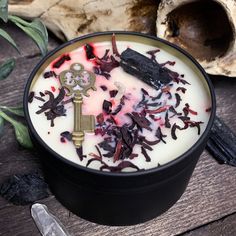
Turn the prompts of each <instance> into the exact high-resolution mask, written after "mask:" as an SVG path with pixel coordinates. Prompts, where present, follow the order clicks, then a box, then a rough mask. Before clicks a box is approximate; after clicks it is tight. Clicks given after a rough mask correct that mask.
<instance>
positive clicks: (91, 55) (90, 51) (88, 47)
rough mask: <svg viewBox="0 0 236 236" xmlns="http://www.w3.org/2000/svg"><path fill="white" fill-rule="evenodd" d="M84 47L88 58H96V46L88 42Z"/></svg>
mask: <svg viewBox="0 0 236 236" xmlns="http://www.w3.org/2000/svg"><path fill="white" fill-rule="evenodd" d="M84 49H85V53H86V57H87V59H88V60H90V59H94V58H96V55H95V54H94V48H93V46H92V45H90V44H88V43H86V44H85V46H84Z"/></svg>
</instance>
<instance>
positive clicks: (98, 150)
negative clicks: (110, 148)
mask: <svg viewBox="0 0 236 236" xmlns="http://www.w3.org/2000/svg"><path fill="white" fill-rule="evenodd" d="M95 148H96V149H97V152H98V155H99V157H100V158H101V159H102V153H101V151H100V149H99V147H98V146H97V145H95Z"/></svg>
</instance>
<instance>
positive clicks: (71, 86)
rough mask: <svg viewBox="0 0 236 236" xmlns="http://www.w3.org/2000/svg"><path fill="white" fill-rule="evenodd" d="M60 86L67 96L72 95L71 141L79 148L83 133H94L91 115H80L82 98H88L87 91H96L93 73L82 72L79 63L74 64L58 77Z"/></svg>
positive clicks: (82, 67)
mask: <svg viewBox="0 0 236 236" xmlns="http://www.w3.org/2000/svg"><path fill="white" fill-rule="evenodd" d="M59 79H60V82H61V85H62V86H63V87H64V88H65V89H67V90H68V92H67V96H71V95H74V98H73V103H74V131H73V132H72V140H73V142H74V145H75V146H76V147H77V148H79V147H81V145H82V142H83V141H84V132H94V129H95V118H94V116H93V115H82V104H83V96H82V95H84V96H87V97H88V96H89V94H88V93H87V91H88V90H89V89H93V90H96V88H95V86H94V84H95V79H96V76H95V74H94V73H92V72H90V71H87V70H84V66H83V65H82V64H80V63H74V64H72V65H71V66H70V69H69V70H65V71H62V72H61V73H60V75H59Z"/></svg>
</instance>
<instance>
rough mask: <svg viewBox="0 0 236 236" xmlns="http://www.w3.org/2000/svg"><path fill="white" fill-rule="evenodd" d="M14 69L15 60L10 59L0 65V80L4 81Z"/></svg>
mask: <svg viewBox="0 0 236 236" xmlns="http://www.w3.org/2000/svg"><path fill="white" fill-rule="evenodd" d="M14 67H15V59H13V58H11V59H8V60H7V61H5V62H4V63H2V64H1V65H0V80H4V79H6V78H7V77H8V76H9V75H10V74H11V72H12V71H13V69H14Z"/></svg>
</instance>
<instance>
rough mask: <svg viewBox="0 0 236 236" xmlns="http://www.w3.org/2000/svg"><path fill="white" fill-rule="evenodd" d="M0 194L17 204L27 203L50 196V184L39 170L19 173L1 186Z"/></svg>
mask: <svg viewBox="0 0 236 236" xmlns="http://www.w3.org/2000/svg"><path fill="white" fill-rule="evenodd" d="M0 195H1V196H2V197H3V198H5V199H6V200H7V201H9V202H11V203H13V204H15V205H27V204H29V203H32V202H35V201H38V200H40V199H43V198H47V197H48V196H49V193H48V186H47V184H46V182H45V181H44V179H43V177H41V176H40V175H39V173H37V172H33V173H28V174H17V175H13V176H12V177H10V178H9V179H8V180H6V181H5V182H4V183H2V184H1V186H0Z"/></svg>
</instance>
